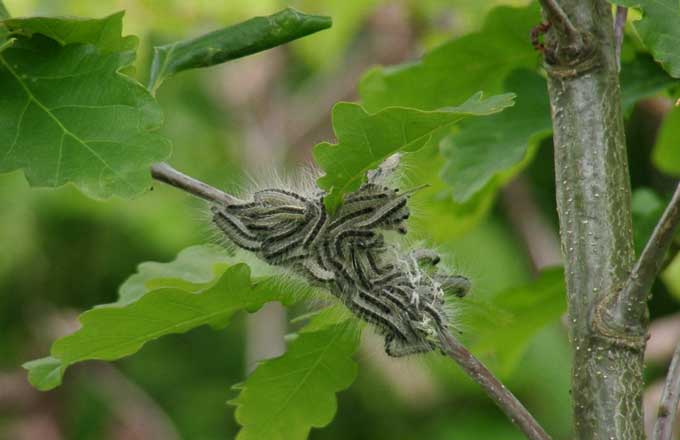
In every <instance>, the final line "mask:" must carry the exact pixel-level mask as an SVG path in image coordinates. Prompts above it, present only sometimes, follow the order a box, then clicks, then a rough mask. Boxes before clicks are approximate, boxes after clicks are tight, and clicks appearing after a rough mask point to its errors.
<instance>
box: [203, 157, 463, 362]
mask: <svg viewBox="0 0 680 440" xmlns="http://www.w3.org/2000/svg"><path fill="white" fill-rule="evenodd" d="M398 163H399V156H398V155H394V156H391V157H390V158H388V159H387V160H386V161H385V162H384V163H383V164H382V165H380V166H379V167H378V168H377V169H375V170H371V171H369V172H368V173H367V181H366V183H364V184H363V185H361V187H360V188H359V189H358V190H356V191H355V192H352V193H349V194H346V195H345V196H344V198H343V201H342V204H341V206H340V207H339V209H338V210H337V212H335V213H333V214H331V213H329V212H328V211H327V210H326V207H325V206H324V203H323V197H324V195H325V194H324V193H323V192H322V191H321V190H318V189H317V191H316V193H315V194H312V195H311V196H310V195H303V194H300V193H298V192H295V191H291V190H289V189H280V188H266V189H262V190H259V191H256V192H254V193H253V194H252V196H251V198H250V200H248V201H243V202H239V203H229V204H214V205H213V206H212V207H211V211H212V215H213V217H212V220H213V223H214V224H215V225H216V226H217V227H218V228H219V229H220V230H221V231H222V232H223V233H224V235H225V236H226V237H227V238H228V239H229V240H230V241H231V242H232V243H234V244H235V245H236V246H238V247H240V248H242V249H245V250H247V251H250V252H253V253H254V254H255V255H256V256H257V257H259V258H261V259H262V260H264V261H266V262H267V263H269V264H272V265H275V266H282V267H285V268H287V269H289V270H291V271H293V272H294V273H296V274H298V275H300V276H302V277H304V278H305V279H306V280H307V281H308V282H310V283H311V284H313V285H316V286H320V287H323V288H325V289H327V290H328V291H329V292H330V293H331V294H332V295H334V296H335V297H336V298H338V299H339V300H340V302H341V303H342V304H344V305H345V306H346V307H347V308H348V309H349V310H350V311H351V312H352V313H353V314H354V315H356V316H357V317H359V318H360V319H362V320H364V321H365V322H367V323H369V324H371V325H372V326H374V327H375V328H376V329H377V330H378V332H379V333H381V334H382V335H383V336H384V338H385V352H386V353H387V354H388V355H390V356H393V357H400V356H406V355H411V354H416V353H424V352H429V351H432V350H435V349H437V348H441V347H440V346H439V344H440V343H439V338H438V335H439V334H440V332H442V331H446V330H447V328H448V327H447V326H448V323H447V318H446V314H445V312H444V303H445V299H446V298H445V297H446V295H447V294H453V295H455V296H458V297H462V296H464V295H465V294H466V293H467V292H468V291H469V290H470V281H469V280H468V279H467V278H465V277H463V276H460V275H450V274H447V273H445V272H444V271H441V270H439V268H438V267H437V265H438V263H439V261H440V257H439V255H437V253H436V252H434V251H432V250H430V249H416V250H412V251H402V250H401V248H400V247H399V246H397V245H396V244H390V243H388V242H387V241H386V239H385V235H384V232H385V231H395V232H397V233H399V234H407V231H408V229H407V225H406V221H407V220H408V218H409V216H410V211H409V207H408V201H409V198H410V196H411V195H412V194H413V193H414V192H415V191H416V190H418V189H419V188H414V189H412V190H409V191H400V189H399V188H394V187H391V186H390V185H389V184H387V183H386V182H387V181H388V179H389V177H390V175H391V174H392V173H393V172H394V170H395V169H396V168H397V166H398Z"/></svg>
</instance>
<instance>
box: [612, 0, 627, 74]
mask: <svg viewBox="0 0 680 440" xmlns="http://www.w3.org/2000/svg"><path fill="white" fill-rule="evenodd" d="M627 18H628V8H626V7H625V6H617V7H616V19H615V20H614V42H615V43H616V66H617V69H618V70H619V72H620V71H621V47H622V46H623V28H624V27H625V26H626V19H627Z"/></svg>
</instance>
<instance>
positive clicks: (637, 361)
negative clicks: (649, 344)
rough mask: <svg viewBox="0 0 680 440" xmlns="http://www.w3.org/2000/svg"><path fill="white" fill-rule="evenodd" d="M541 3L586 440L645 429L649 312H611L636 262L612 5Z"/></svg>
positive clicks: (581, 431)
mask: <svg viewBox="0 0 680 440" xmlns="http://www.w3.org/2000/svg"><path fill="white" fill-rule="evenodd" d="M542 3H543V5H544V11H545V13H546V17H548V18H549V19H550V21H551V22H552V28H551V30H550V31H549V32H548V35H546V70H547V71H548V91H549V94H550V104H551V111H552V119H553V129H554V145H555V177H556V181H557V209H558V212H559V217H560V234H561V242H562V253H563V255H564V261H565V276H566V284H567V295H568V303H569V320H570V324H571V339H572V346H573V350H574V365H573V371H572V390H571V393H572V400H573V407H574V418H575V430H576V434H577V438H579V439H584V440H595V439H602V440H610V439H612V440H613V439H616V440H625V439H643V438H644V430H643V417H642V387H643V379H642V370H643V352H644V344H645V343H644V337H643V336H642V335H643V334H644V328H645V322H644V320H645V318H644V313H642V314H641V316H640V318H639V319H637V322H636V323H634V324H635V325H632V326H631V325H628V324H629V323H626V325H615V324H617V323H619V322H620V321H618V320H616V319H608V318H610V317H612V316H614V315H616V313H617V312H620V311H619V310H618V308H620V307H621V305H620V304H618V303H617V301H616V298H617V294H618V292H619V290H620V289H621V287H622V286H623V284H624V283H625V281H626V279H627V277H628V274H629V271H630V269H631V268H632V266H633V263H634V250H633V234H632V224H631V210H630V179H629V174H628V164H627V158H626V145H625V135H624V126H623V116H622V111H621V99H620V91H619V77H618V66H617V63H616V60H615V38H614V29H613V20H612V7H611V4H609V3H608V2H607V1H605V0H561V1H558V2H554V1H553V2H547V1H546V2H542ZM547 3H553V4H555V3H558V4H559V7H561V9H562V10H563V11H564V13H565V14H566V17H568V19H569V21H571V23H572V24H573V26H574V27H575V28H576V29H577V30H578V31H579V33H580V35H581V37H582V39H583V40H582V41H581V45H580V46H578V45H576V46H575V45H574V44H573V43H574V40H573V39H571V40H570V39H569V38H568V37H569V36H568V35H567V33H566V32H564V31H563V29H561V28H560V26H559V24H558V23H556V20H554V16H551V12H550V7H549V6H550V5H547ZM556 24H558V26H556Z"/></svg>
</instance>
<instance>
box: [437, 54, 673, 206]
mask: <svg viewBox="0 0 680 440" xmlns="http://www.w3.org/2000/svg"><path fill="white" fill-rule="evenodd" d="M674 84H677V81H676V80H673V79H672V78H669V77H668V75H666V74H665V73H664V71H663V70H662V69H661V68H659V66H658V65H657V64H656V63H654V61H653V60H652V59H651V57H649V56H647V55H643V54H637V56H635V57H634V58H633V59H632V60H631V61H630V62H629V63H625V64H623V66H622V69H621V101H622V105H623V107H624V110H626V111H628V110H629V109H631V108H632V107H633V105H634V104H635V103H636V102H637V101H638V100H640V99H641V98H644V97H646V96H649V95H653V94H655V93H658V92H659V91H661V90H664V89H666V88H668V87H671V86H672V85H674ZM503 89H504V90H505V91H506V92H514V93H516V94H517V104H516V105H515V106H514V107H512V108H510V109H508V110H506V111H504V112H503V113H499V114H497V115H492V116H489V117H486V118H481V119H471V120H467V121H463V122H461V123H460V124H459V126H458V131H457V132H454V133H453V134H451V135H450V136H447V137H446V138H444V139H443V140H442V143H441V151H442V154H443V155H444V157H445V158H446V159H447V162H446V165H445V167H444V168H443V170H442V179H443V180H444V181H445V182H447V183H448V184H450V185H451V187H452V190H453V198H454V200H455V201H457V202H459V203H463V202H466V201H468V200H470V198H471V197H473V196H474V195H475V194H477V193H478V192H479V191H481V190H482V189H484V188H487V187H496V188H498V187H500V186H501V185H503V184H505V183H506V182H508V181H509V180H511V179H512V177H514V176H515V175H516V174H517V173H519V172H520V171H521V170H522V169H524V168H525V167H526V165H527V164H528V163H529V162H530V161H531V159H532V158H533V153H534V152H535V151H536V149H537V148H538V146H539V143H540V141H541V140H542V139H544V138H546V137H548V136H549V135H550V134H551V132H552V121H551V119H550V106H549V101H548V94H547V86H546V83H545V80H544V79H543V78H542V77H540V76H538V75H537V74H536V73H533V72H531V71H528V70H525V69H518V70H516V71H514V72H512V73H510V75H508V78H507V79H506V82H505V85H504V88H503Z"/></svg>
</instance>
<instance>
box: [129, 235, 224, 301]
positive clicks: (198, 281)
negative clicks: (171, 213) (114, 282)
mask: <svg viewBox="0 0 680 440" xmlns="http://www.w3.org/2000/svg"><path fill="white" fill-rule="evenodd" d="M232 264H235V259H234V258H233V257H231V256H229V255H228V254H227V252H226V251H225V249H224V248H222V247H220V246H215V245H199V246H191V247H188V248H186V249H184V250H183V251H182V252H180V253H179V254H178V255H177V258H176V259H175V260H174V261H171V262H169V263H157V262H155V261H148V262H145V263H142V264H140V265H139V267H138V268H137V273H136V274H134V275H132V276H131V277H129V278H128V279H127V280H125V282H124V283H123V284H122V285H121V286H120V289H119V290H118V301H117V304H119V305H121V304H129V303H131V302H134V301H137V300H138V299H139V298H141V297H142V296H144V295H145V294H146V293H147V292H149V291H150V290H153V289H158V288H161V287H177V288H180V289H182V290H186V291H189V292H195V291H197V290H200V289H201V288H203V287H205V286H206V285H207V284H209V283H211V282H214V281H215V279H217V277H219V276H220V275H222V273H223V272H224V271H225V270H226V269H227V267H229V266H230V265H232Z"/></svg>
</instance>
